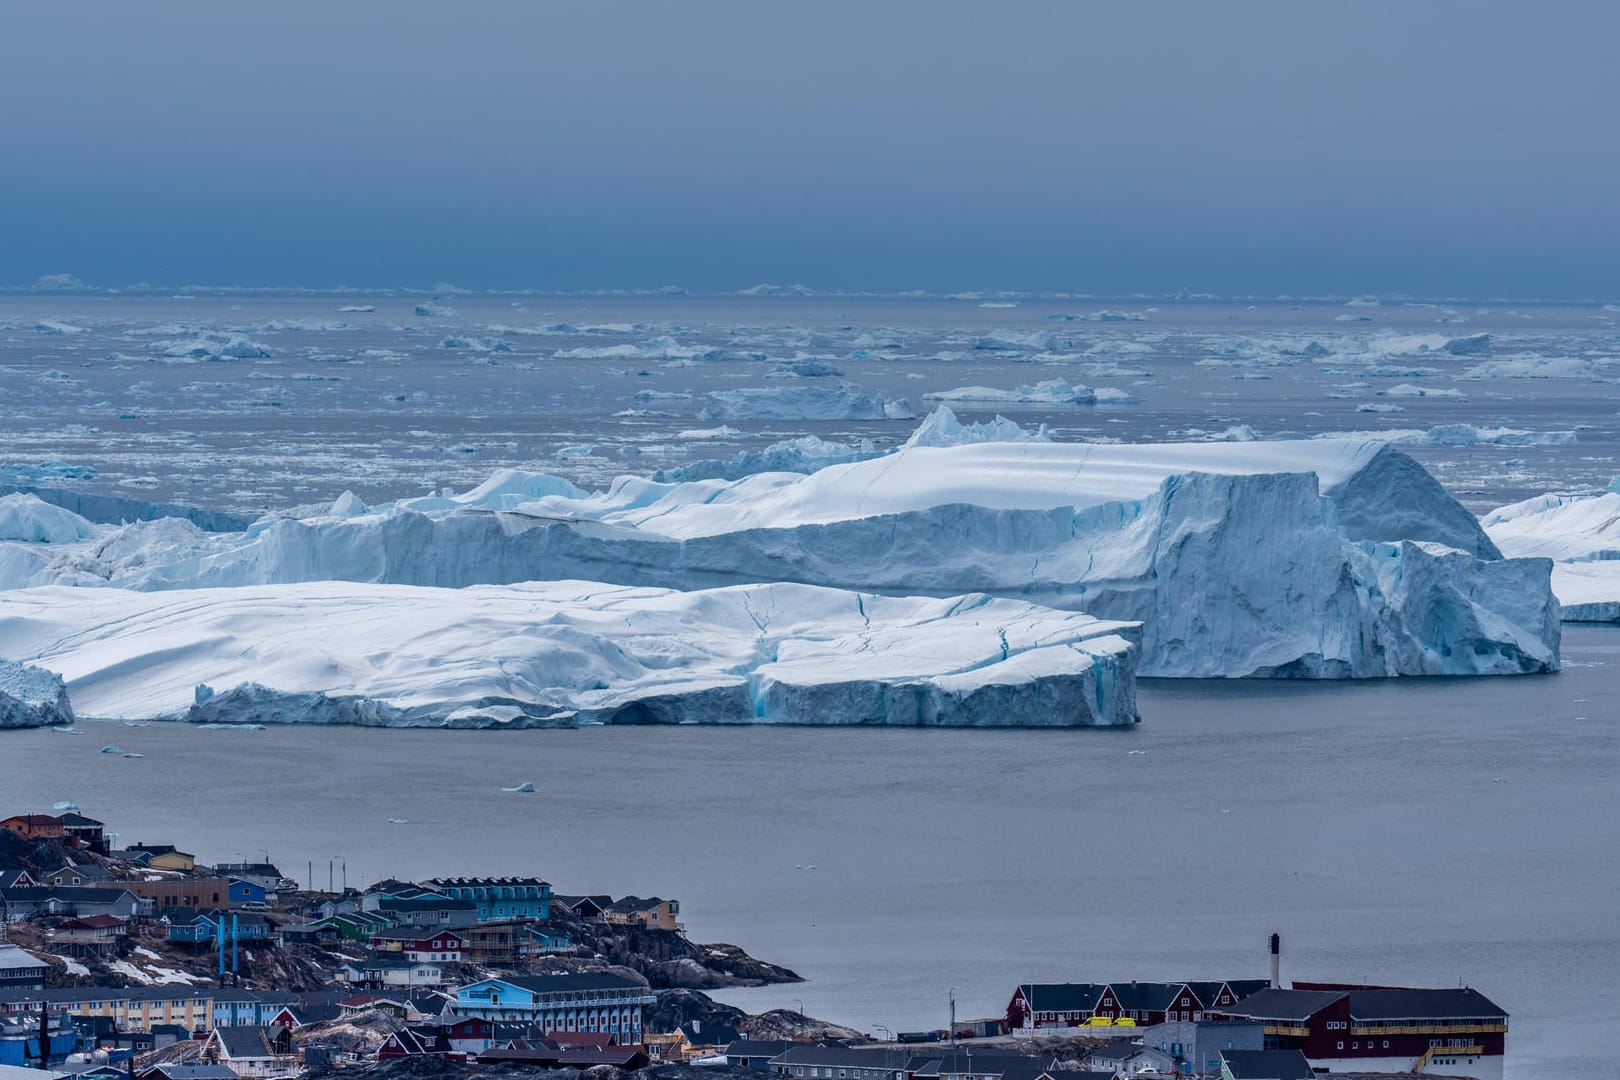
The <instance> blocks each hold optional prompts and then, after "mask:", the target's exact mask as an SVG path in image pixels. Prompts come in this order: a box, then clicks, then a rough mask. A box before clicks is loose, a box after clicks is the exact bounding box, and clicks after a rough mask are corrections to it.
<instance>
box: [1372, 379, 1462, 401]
mask: <svg viewBox="0 0 1620 1080" xmlns="http://www.w3.org/2000/svg"><path fill="white" fill-rule="evenodd" d="M1378 396H1379V397H1421V398H1431V397H1432V398H1451V399H1452V400H1454V401H1466V400H1467V395H1466V394H1464V393H1463V392H1462V391H1461V390H1457V389H1454V388H1449V387H1448V388H1445V389H1442V388H1440V387H1438V386H1416V385H1414V384H1412V383H1397V384H1396V385H1394V386H1392V387H1390V388H1389V389H1388V390H1380V391H1378Z"/></svg>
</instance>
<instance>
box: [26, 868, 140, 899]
mask: <svg viewBox="0 0 1620 1080" xmlns="http://www.w3.org/2000/svg"><path fill="white" fill-rule="evenodd" d="M40 876H41V877H48V876H49V875H46V874H41V875H40ZM0 895H3V896H4V898H5V900H6V901H7V902H8V903H25V904H26V903H34V904H38V903H43V902H44V901H47V900H50V899H51V898H53V897H54V898H56V899H58V900H61V901H63V902H65V903H69V904H116V903H119V902H120V901H121V900H122V899H123V897H126V896H128V897H130V898H131V899H134V898H135V894H134V893H132V892H130V891H129V890H128V889H118V888H106V889H102V888H91V887H87V886H74V885H64V886H63V887H62V888H60V889H45V888H39V889H6V890H4V892H3V894H0Z"/></svg>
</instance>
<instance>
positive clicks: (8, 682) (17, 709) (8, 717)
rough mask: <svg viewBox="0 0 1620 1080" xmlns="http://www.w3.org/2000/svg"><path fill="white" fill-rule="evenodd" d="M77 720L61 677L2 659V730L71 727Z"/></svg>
mask: <svg viewBox="0 0 1620 1080" xmlns="http://www.w3.org/2000/svg"><path fill="white" fill-rule="evenodd" d="M73 720H74V717H73V706H72V705H71V704H69V702H68V692H67V686H66V685H65V684H64V683H63V681H62V678H61V676H59V675H56V674H54V673H53V672H50V671H46V670H45V669H43V668H38V667H34V666H33V665H31V664H19V663H17V662H16V661H13V660H0V728H25V727H71V726H72V724H73Z"/></svg>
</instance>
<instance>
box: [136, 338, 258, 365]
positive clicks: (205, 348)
mask: <svg viewBox="0 0 1620 1080" xmlns="http://www.w3.org/2000/svg"><path fill="white" fill-rule="evenodd" d="M159 348H160V349H161V351H162V355H164V356H169V357H175V358H177V359H186V360H259V359H263V358H265V357H267V356H269V355H270V347H269V346H268V345H262V344H260V343H259V342H257V341H254V340H253V339H252V338H249V337H246V336H245V335H242V334H199V335H198V336H196V337H192V338H182V339H180V340H178V341H166V342H163V343H161V345H160V346H159Z"/></svg>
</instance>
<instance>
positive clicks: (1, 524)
mask: <svg viewBox="0 0 1620 1080" xmlns="http://www.w3.org/2000/svg"><path fill="white" fill-rule="evenodd" d="M95 534H96V527H95V526H94V525H92V524H91V523H90V522H89V521H87V520H85V519H84V518H82V517H80V516H79V515H78V514H75V513H74V512H73V511H71V510H64V509H63V508H62V507H60V506H53V505H51V504H50V503H48V502H44V501H43V500H41V499H40V497H39V496H37V495H31V494H21V493H13V494H11V495H0V540H21V541H24V542H25V543H33V544H71V543H75V542H77V541H79V540H87V539H89V538H90V537H92V536H94V535H95Z"/></svg>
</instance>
